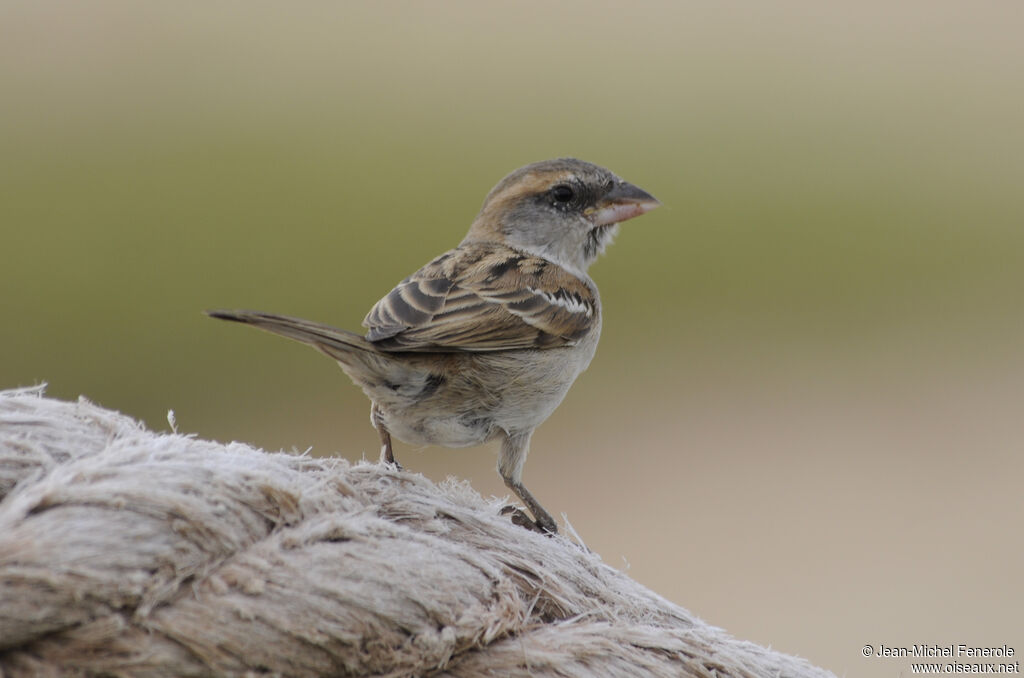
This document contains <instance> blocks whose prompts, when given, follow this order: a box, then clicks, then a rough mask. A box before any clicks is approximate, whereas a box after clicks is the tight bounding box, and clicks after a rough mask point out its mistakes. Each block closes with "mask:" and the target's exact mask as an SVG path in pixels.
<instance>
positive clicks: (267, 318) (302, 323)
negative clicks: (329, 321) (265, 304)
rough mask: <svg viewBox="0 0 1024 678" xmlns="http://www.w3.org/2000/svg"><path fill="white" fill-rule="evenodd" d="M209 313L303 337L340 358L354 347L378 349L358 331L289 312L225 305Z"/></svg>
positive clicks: (330, 354)
mask: <svg viewBox="0 0 1024 678" xmlns="http://www.w3.org/2000/svg"><path fill="white" fill-rule="evenodd" d="M206 315H208V316H210V317H211V318H220V319H221V320H231V321H234V322H238V323H244V324H246V325H252V326H253V327H258V328H260V329H261V330H266V331H267V332H273V333H274V334H280V335H281V336H285V337H288V338H289V339H295V340H296V341H301V342H302V343H304V344H309V345H310V346H313V347H314V348H316V349H319V350H320V351H322V352H323V353H326V354H327V355H329V356H330V357H332V358H334V359H336V360H339V359H343V357H344V356H347V355H350V354H352V353H353V352H354V351H355V352H369V353H376V352H377V350H376V349H375V348H374V346H373V344H371V343H370V342H369V341H367V340H366V339H365V338H363V337H361V336H359V335H358V334H356V333H354V332H349V331H347V330H341V329H338V328H337V327H331V326H330V325H324V324H323V323H318V322H313V321H312V320H303V319H302V318H292V317H290V316H286V315H277V314H276V313H264V312H262V311H235V310H222V309H217V310H213V311H206Z"/></svg>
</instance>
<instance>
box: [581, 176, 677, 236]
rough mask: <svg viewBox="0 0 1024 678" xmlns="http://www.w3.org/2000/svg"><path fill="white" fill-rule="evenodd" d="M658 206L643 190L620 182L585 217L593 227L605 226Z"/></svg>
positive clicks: (651, 196)
mask: <svg viewBox="0 0 1024 678" xmlns="http://www.w3.org/2000/svg"><path fill="white" fill-rule="evenodd" d="M660 204H661V203H660V202H658V200H657V198H655V197H654V196H653V195H651V194H650V193H648V192H647V191H645V190H644V189H642V188H639V187H637V186H634V185H633V184H630V183H627V182H625V181H620V182H619V183H617V184H615V186H614V187H612V190H610V191H608V192H607V193H605V194H604V197H603V198H601V200H600V201H598V203H597V205H596V206H595V207H592V208H591V209H590V210H589V211H588V212H587V213H586V215H587V218H588V219H590V221H591V222H592V223H593V224H594V226H607V225H609V224H617V223H619V222H620V221H626V220H627V219H632V218H633V217H638V216H640V215H641V214H644V213H646V212H650V211H651V210H653V209H654V208H655V207H657V206H658V205H660Z"/></svg>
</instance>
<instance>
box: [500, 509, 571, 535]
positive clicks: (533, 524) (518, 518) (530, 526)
mask: <svg viewBox="0 0 1024 678" xmlns="http://www.w3.org/2000/svg"><path fill="white" fill-rule="evenodd" d="M499 513H500V514H501V515H503V516H509V520H511V521H512V524H513V525H518V526H519V527H524V528H526V529H527V530H532V531H533V532H539V533H540V534H558V527H557V526H556V525H554V524H551V525H550V526H547V525H544V524H542V523H541V522H540V521H539V520H533V519H532V518H530V516H529V515H527V513H526V511H524V510H523V509H521V508H519V507H518V506H503V507H502V508H501V511H499Z"/></svg>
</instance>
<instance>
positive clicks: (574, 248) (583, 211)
mask: <svg viewBox="0 0 1024 678" xmlns="http://www.w3.org/2000/svg"><path fill="white" fill-rule="evenodd" d="M660 204H661V203H660V202H658V201H657V200H656V199H655V198H654V196H652V195H651V194H650V193H647V192H646V191H644V190H643V189H640V188H638V187H636V186H634V185H633V184H630V183H628V182H625V181H623V180H622V179H620V178H619V177H617V176H615V175H614V174H613V173H612V172H610V171H608V170H606V169H605V168H603V167H599V166H597V165H593V164H591V163H589V162H584V161H582V160H576V159H574V158H559V159H557V160H545V161H543V162H537V163H533V164H531V165H526V166H525V167H521V168H519V169H517V170H516V171H514V172H512V173H511V174H509V175H508V176H507V177H505V178H504V179H502V180H501V181H499V182H498V185H497V186H495V187H494V188H493V189H491V192H490V193H488V194H487V198H486V199H485V200H484V205H483V208H481V210H480V214H479V215H477V218H476V220H474V222H473V225H472V226H471V227H470V229H469V233H468V234H467V235H466V238H465V240H464V241H463V242H469V241H484V242H501V243H504V244H506V245H510V246H512V247H516V248H519V249H522V250H525V251H527V252H530V253H533V254H538V255H540V256H543V257H545V258H547V259H550V260H552V261H554V262H556V263H558V264H561V265H562V266H564V267H566V268H569V269H574V270H577V271H580V272H585V271H586V270H587V267H589V266H590V264H592V263H593V262H594V260H595V259H597V257H598V256H599V255H600V254H601V252H603V251H604V248H605V246H607V245H608V244H609V243H610V242H611V241H612V239H613V238H614V237H615V234H616V232H617V231H618V224H619V222H622V221H626V220H627V219H632V218H633V217H638V216H640V215H641V214H643V213H645V212H649V211H650V210H652V209H654V208H655V207H657V206H658V205H660Z"/></svg>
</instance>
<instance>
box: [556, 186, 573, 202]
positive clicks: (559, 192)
mask: <svg viewBox="0 0 1024 678" xmlns="http://www.w3.org/2000/svg"><path fill="white" fill-rule="evenodd" d="M551 197H552V198H554V199H555V202H561V203H566V202H569V201H570V200H572V199H573V198H575V197H576V191H574V190H572V186H566V185H565V184H559V185H558V186H555V187H554V188H552V189H551Z"/></svg>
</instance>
